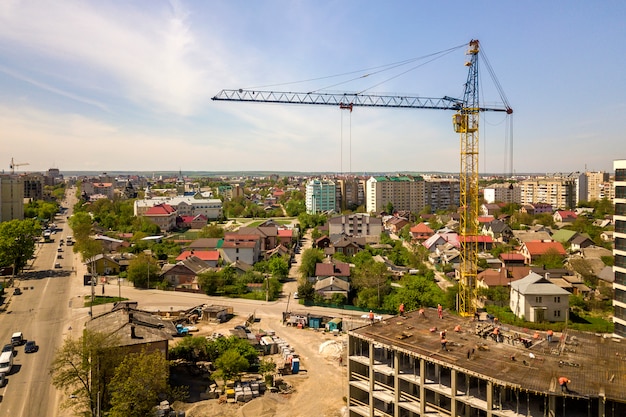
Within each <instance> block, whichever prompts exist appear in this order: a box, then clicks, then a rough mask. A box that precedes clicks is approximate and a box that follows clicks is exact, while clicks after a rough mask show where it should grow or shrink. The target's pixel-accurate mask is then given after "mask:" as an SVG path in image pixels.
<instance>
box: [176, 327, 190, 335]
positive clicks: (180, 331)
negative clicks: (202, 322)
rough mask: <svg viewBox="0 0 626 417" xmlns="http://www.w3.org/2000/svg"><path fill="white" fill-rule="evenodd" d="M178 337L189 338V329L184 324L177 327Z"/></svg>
mask: <svg viewBox="0 0 626 417" xmlns="http://www.w3.org/2000/svg"><path fill="white" fill-rule="evenodd" d="M176 336H189V329H188V328H187V327H185V326H183V325H182V324H177V325H176Z"/></svg>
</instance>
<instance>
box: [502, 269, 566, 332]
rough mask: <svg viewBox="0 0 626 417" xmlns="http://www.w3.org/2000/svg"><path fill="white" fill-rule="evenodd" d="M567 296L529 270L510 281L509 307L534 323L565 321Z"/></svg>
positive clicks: (564, 291) (562, 290)
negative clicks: (517, 278) (515, 279)
mask: <svg viewBox="0 0 626 417" xmlns="http://www.w3.org/2000/svg"><path fill="white" fill-rule="evenodd" d="M569 296H570V293H569V292H567V291H566V290H564V289H562V288H560V287H558V286H557V285H554V284H553V283H552V282H550V280H549V279H548V278H546V277H545V276H542V275H539V274H536V273H534V272H531V273H529V274H528V275H527V276H526V277H525V278H523V279H520V280H519V281H514V282H511V295H510V308H511V311H512V312H513V313H514V314H515V315H516V316H517V317H519V318H523V319H524V320H526V321H530V322H534V323H539V322H544V321H550V322H561V321H567V319H568V312H569Z"/></svg>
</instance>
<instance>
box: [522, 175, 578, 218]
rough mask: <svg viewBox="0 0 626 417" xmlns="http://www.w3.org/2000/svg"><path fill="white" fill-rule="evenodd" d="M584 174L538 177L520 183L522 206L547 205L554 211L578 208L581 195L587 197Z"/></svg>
mask: <svg viewBox="0 0 626 417" xmlns="http://www.w3.org/2000/svg"><path fill="white" fill-rule="evenodd" d="M586 184H587V180H586V176H585V175H584V174H570V175H567V176H552V177H538V178H531V179H527V180H523V181H520V182H519V186H520V192H521V204H533V203H547V204H550V205H551V206H552V207H553V208H554V209H570V208H574V207H576V205H577V204H578V201H580V196H581V195H585V196H586V195H587V194H586V190H587V185H586Z"/></svg>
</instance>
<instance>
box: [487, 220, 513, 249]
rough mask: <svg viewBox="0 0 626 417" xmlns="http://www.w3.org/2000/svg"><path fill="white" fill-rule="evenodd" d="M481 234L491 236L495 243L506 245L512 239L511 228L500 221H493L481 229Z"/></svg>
mask: <svg viewBox="0 0 626 417" xmlns="http://www.w3.org/2000/svg"><path fill="white" fill-rule="evenodd" d="M482 234H484V235H487V236H491V237H492V239H493V240H494V241H496V242H501V243H508V242H509V241H510V240H511V238H512V237H513V231H512V230H511V227H510V226H509V225H508V224H507V223H506V222H503V221H502V220H498V219H495V220H493V221H491V222H489V223H486V224H484V225H483V227H482Z"/></svg>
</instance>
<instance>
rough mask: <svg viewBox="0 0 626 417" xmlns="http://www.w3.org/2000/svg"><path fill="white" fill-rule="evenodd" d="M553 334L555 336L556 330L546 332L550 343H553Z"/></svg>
mask: <svg viewBox="0 0 626 417" xmlns="http://www.w3.org/2000/svg"><path fill="white" fill-rule="evenodd" d="M552 336H554V332H553V331H552V329H550V330H548V331H547V332H546V339H548V343H552Z"/></svg>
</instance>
